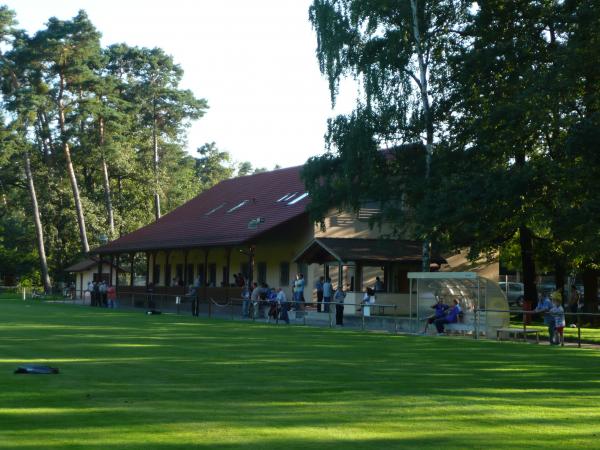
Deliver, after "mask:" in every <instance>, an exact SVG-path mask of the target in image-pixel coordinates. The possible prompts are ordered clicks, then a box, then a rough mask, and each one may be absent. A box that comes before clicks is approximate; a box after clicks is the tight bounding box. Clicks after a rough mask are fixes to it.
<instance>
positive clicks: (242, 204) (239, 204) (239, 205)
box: [227, 200, 249, 213]
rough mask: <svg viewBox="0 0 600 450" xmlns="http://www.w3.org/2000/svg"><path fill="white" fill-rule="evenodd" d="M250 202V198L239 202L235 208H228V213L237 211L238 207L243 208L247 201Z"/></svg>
mask: <svg viewBox="0 0 600 450" xmlns="http://www.w3.org/2000/svg"><path fill="white" fill-rule="evenodd" d="M248 202H249V200H244V201H243V202H241V203H238V204H237V205H235V206H234V207H233V208H231V209H230V210H228V211H227V212H228V213H230V212H233V211H235V210H236V209H239V208H241V207H242V206H244V205H245V204H246V203H248Z"/></svg>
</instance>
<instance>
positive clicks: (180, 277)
mask: <svg viewBox="0 0 600 450" xmlns="http://www.w3.org/2000/svg"><path fill="white" fill-rule="evenodd" d="M175 274H176V275H175V276H176V277H177V284H178V285H179V286H183V264H177V265H176V266H175Z"/></svg>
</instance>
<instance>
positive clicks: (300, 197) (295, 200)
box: [288, 192, 308, 205]
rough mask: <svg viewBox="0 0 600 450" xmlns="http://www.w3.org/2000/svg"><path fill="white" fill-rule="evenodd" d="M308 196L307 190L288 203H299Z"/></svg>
mask: <svg viewBox="0 0 600 450" xmlns="http://www.w3.org/2000/svg"><path fill="white" fill-rule="evenodd" d="M306 197H308V192H305V193H304V194H302V195H300V196H298V197H296V198H295V199H294V200H292V201H291V202H288V205H295V204H296V203H298V202H299V201H300V200H303V199H305V198H306Z"/></svg>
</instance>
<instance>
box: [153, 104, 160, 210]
mask: <svg viewBox="0 0 600 450" xmlns="http://www.w3.org/2000/svg"><path fill="white" fill-rule="evenodd" d="M157 127H158V124H157V120H156V109H155V111H154V122H153V124H152V147H153V149H154V218H155V220H158V219H160V194H159V189H158V186H159V180H158V130H157Z"/></svg>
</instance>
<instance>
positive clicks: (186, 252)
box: [183, 250, 189, 295]
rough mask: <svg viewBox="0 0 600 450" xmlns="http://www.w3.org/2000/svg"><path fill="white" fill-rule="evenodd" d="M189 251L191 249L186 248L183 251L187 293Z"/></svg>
mask: <svg viewBox="0 0 600 450" xmlns="http://www.w3.org/2000/svg"><path fill="white" fill-rule="evenodd" d="M188 253H189V250H184V251H183V294H184V295H185V294H187V290H188V284H189V280H188V267H187V266H188Z"/></svg>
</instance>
